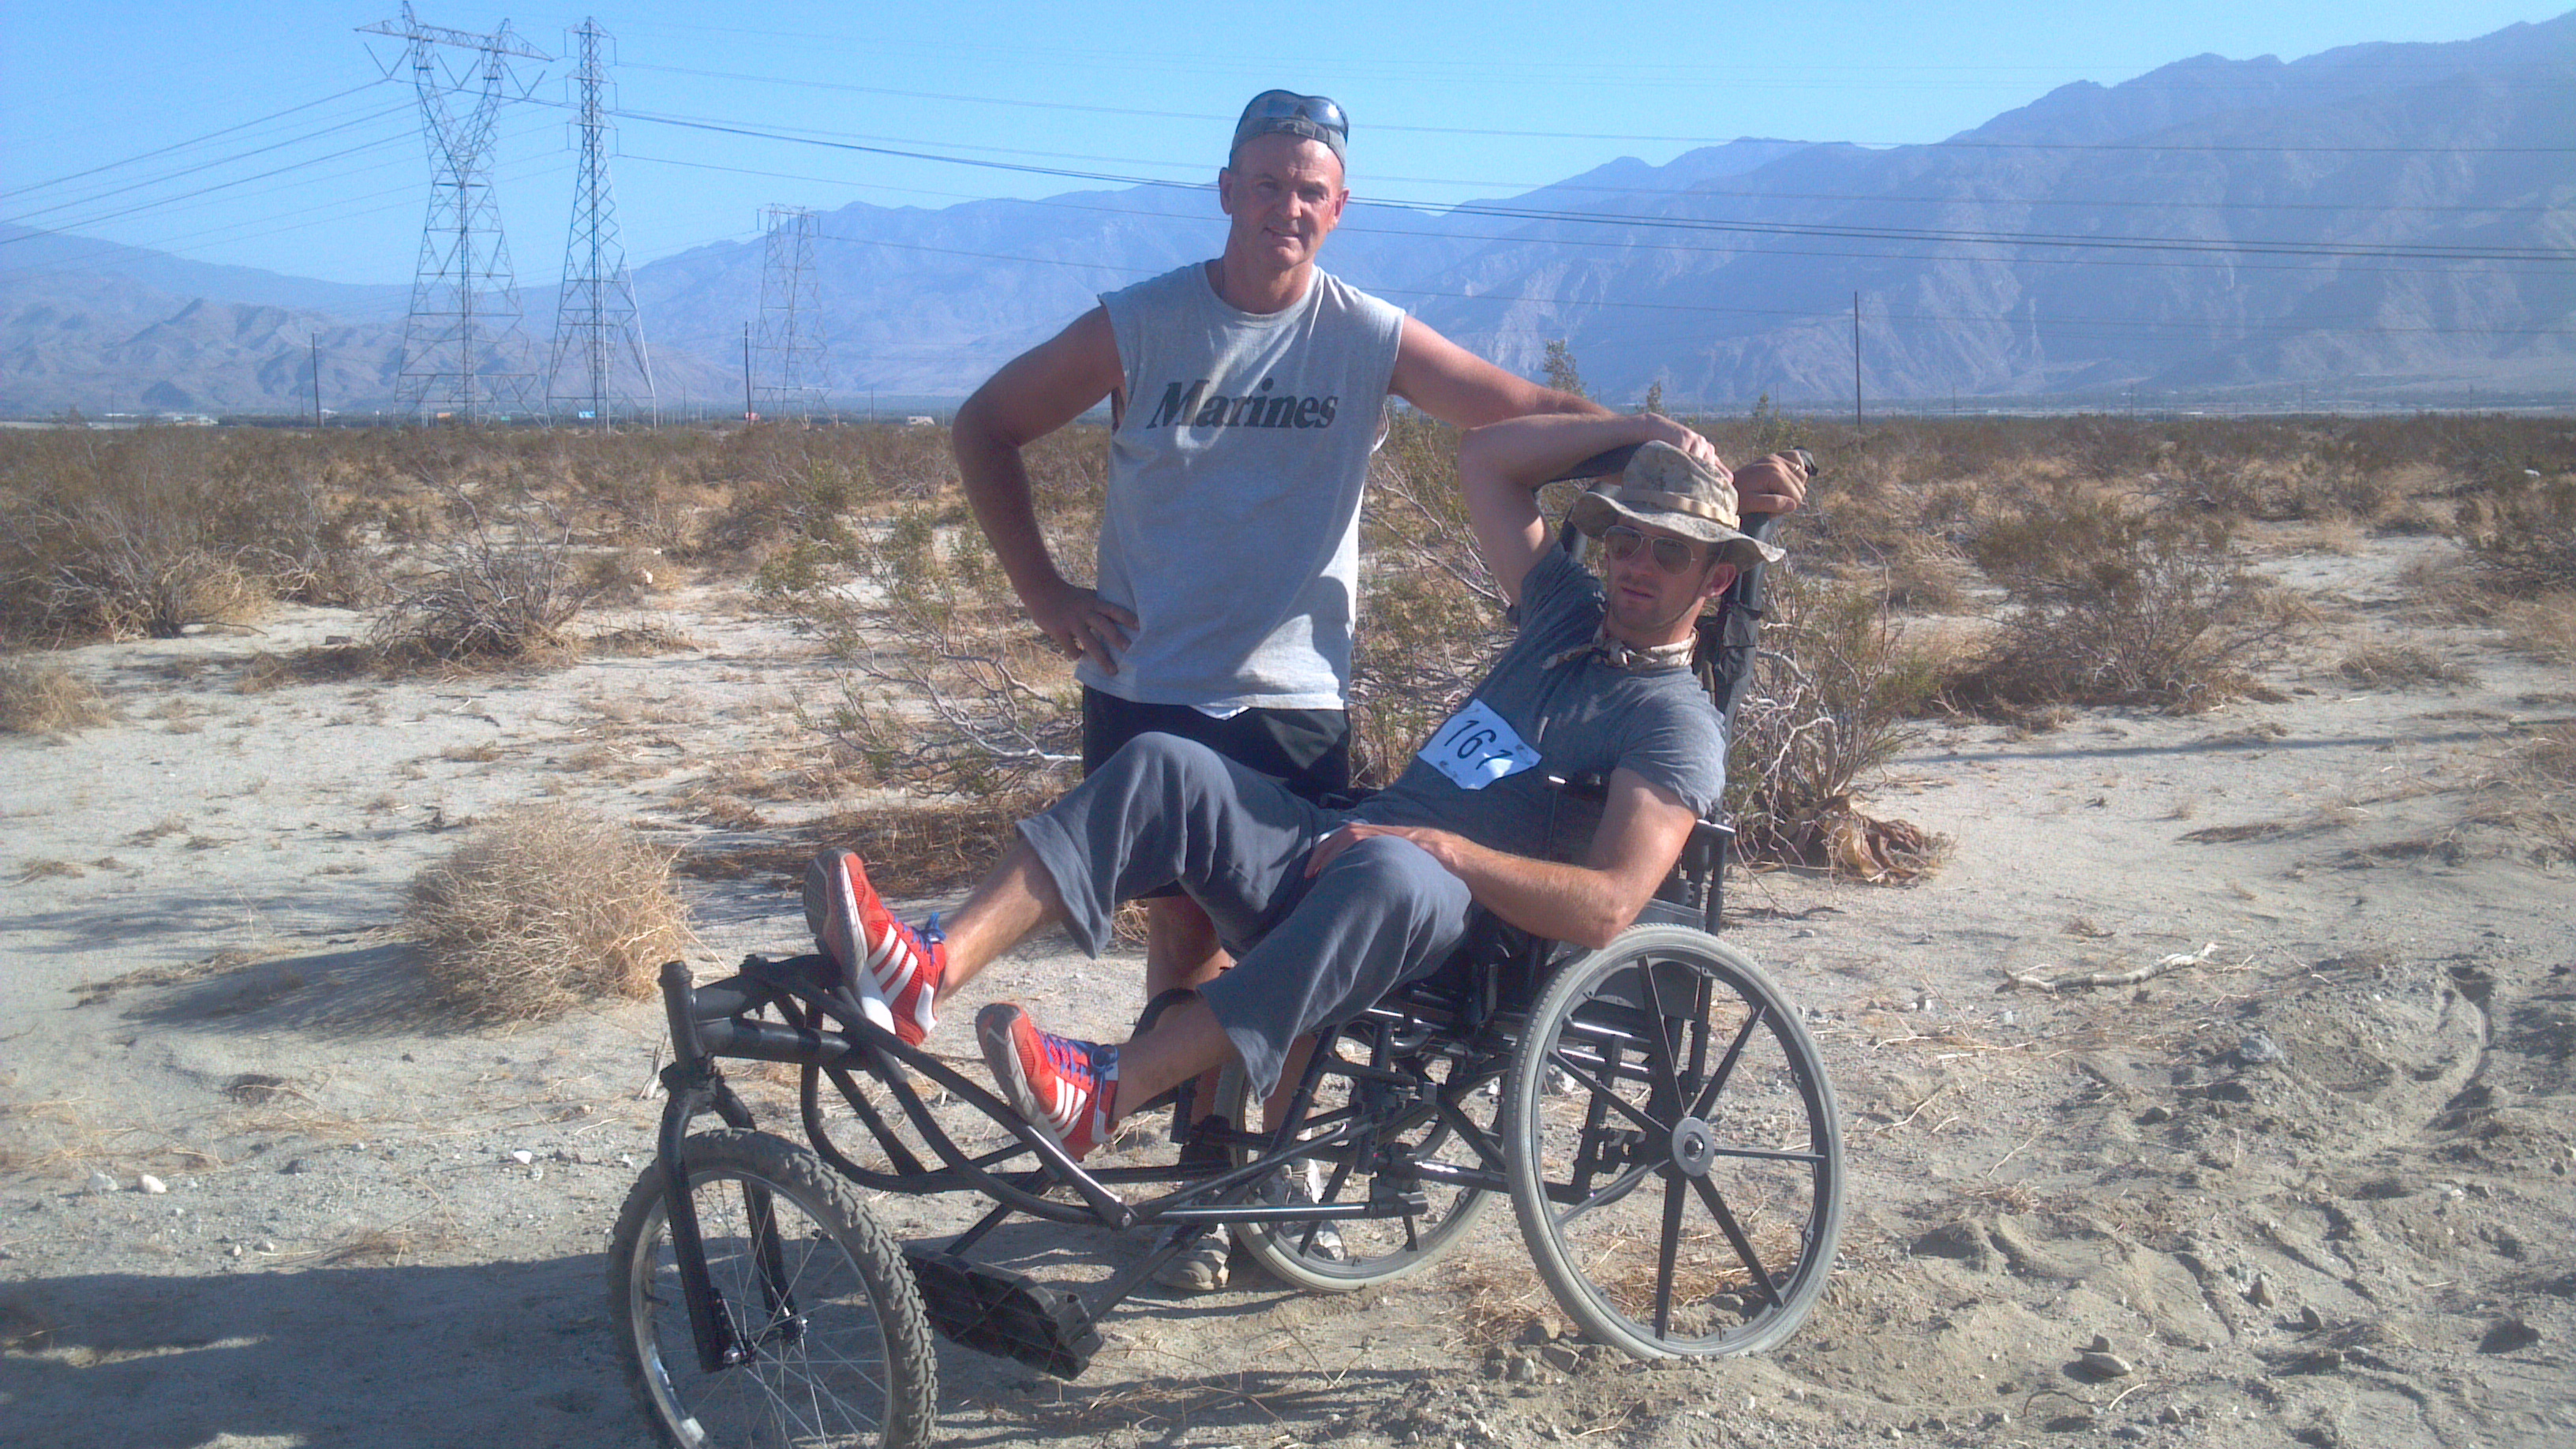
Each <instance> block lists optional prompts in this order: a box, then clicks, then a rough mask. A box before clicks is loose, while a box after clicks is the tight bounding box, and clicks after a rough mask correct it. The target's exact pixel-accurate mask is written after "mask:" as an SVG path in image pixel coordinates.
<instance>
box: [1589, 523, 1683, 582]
mask: <svg viewBox="0 0 2576 1449" xmlns="http://www.w3.org/2000/svg"><path fill="white" fill-rule="evenodd" d="M1649 544H1651V545H1653V546H1654V552H1655V567H1657V568H1659V569H1662V570H1663V571H1664V572H1665V573H1668V574H1678V573H1685V572H1687V571H1689V570H1690V569H1691V568H1692V567H1694V566H1695V565H1697V564H1698V563H1699V561H1700V552H1699V545H1698V544H1695V543H1693V542H1691V541H1690V540H1689V539H1687V538H1674V537H1672V536H1671V535H1669V534H1661V533H1659V534H1655V535H1654V536H1652V537H1648V536H1647V535H1645V534H1643V533H1640V532H1638V531H1637V530H1636V529H1633V528H1630V527H1629V526H1627V525H1626V524H1624V523H1619V524H1613V525H1611V526H1610V527H1608V528H1605V529H1603V530H1601V546H1602V547H1603V548H1606V549H1608V550H1609V551H1610V556H1611V557H1612V558H1615V559H1617V560H1619V561H1620V562H1621V563H1626V562H1627V561H1628V560H1630V559H1632V558H1635V557H1636V556H1637V550H1638V549H1641V548H1644V547H1646V546H1647V545H1649Z"/></svg>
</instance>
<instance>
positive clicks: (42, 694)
mask: <svg viewBox="0 0 2576 1449" xmlns="http://www.w3.org/2000/svg"><path fill="white" fill-rule="evenodd" d="M107 719H108V709H107V701H106V700H104V699H102V698H100V697H99V692H98V691H97V690H96V689H94V688H92V687H91V685H90V682H89V681H88V680H86V679H83V678H81V677H80V676H79V675H77V674H74V673H72V672H71V671H70V670H68V669H65V668H64V667H63V666H61V665H59V664H52V663H43V662H38V661H35V660H27V659H0V734H13V735H53V734H65V733H68V732H70V731H72V730H78V729H87V728H89V727H90V726H91V725H98V724H105V723H107Z"/></svg>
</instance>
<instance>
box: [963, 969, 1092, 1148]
mask: <svg viewBox="0 0 2576 1449" xmlns="http://www.w3.org/2000/svg"><path fill="white" fill-rule="evenodd" d="M975 1035H976V1037H977V1038H978V1039H980V1040H981V1041H982V1042H983V1044H984V1062H985V1065H987V1066H989V1067H991V1068H992V1069H993V1080H995V1081H997V1082H999V1083H1001V1085H1002V1097H1003V1099H1004V1100H1006V1101H1008V1102H1009V1103H1010V1104H1011V1109H1012V1110H1013V1111H1015V1112H1017V1113H1019V1114H1020V1116H1022V1117H1023V1118H1025V1119H1027V1120H1028V1121H1029V1122H1030V1123H1032V1124H1033V1125H1035V1126H1037V1127H1038V1128H1039V1129H1041V1130H1042V1131H1044V1132H1046V1133H1047V1135H1049V1136H1051V1137H1053V1138H1055V1140H1056V1141H1058V1142H1061V1143H1063V1144H1064V1150H1065V1151H1066V1152H1068V1153H1070V1154H1072V1155H1073V1157H1074V1158H1075V1160H1077V1161H1079V1160H1080V1159H1082V1158H1084V1157H1087V1156H1089V1155H1090V1153H1091V1149H1093V1148H1094V1147H1097V1146H1099V1145H1100V1144H1101V1143H1103V1142H1106V1141H1108V1140H1109V1125H1110V1122H1111V1120H1112V1119H1111V1115H1110V1114H1111V1113H1112V1112H1113V1111H1114V1110H1115V1109H1116V1106H1117V1098H1118V1048H1116V1047H1114V1046H1097V1045H1094V1044H1093V1043H1091V1042H1087V1041H1075V1040H1074V1039H1073V1038H1071V1037H1064V1036H1056V1035H1054V1034H1053V1033H1050V1032H1043V1031H1040V1030H1038V1026H1037V1023H1036V1022H1034V1021H1031V1020H1029V1014H1028V1013H1027V1012H1025V1011H1022V1010H1020V1008H1019V1007H1017V1006H1015V1005H1013V1004H1012V1003H1010V1002H1007V1001H996V1002H994V1003H993V1004H992V1005H990V1006H987V1007H985V1008H984V1009H983V1010H982V1011H980V1012H977V1013H976V1014H975Z"/></svg>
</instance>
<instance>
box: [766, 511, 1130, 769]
mask: <svg viewBox="0 0 2576 1449" xmlns="http://www.w3.org/2000/svg"><path fill="white" fill-rule="evenodd" d="M844 569H847V570H850V571H853V572H855V573H856V574H857V575H858V582H857V583H856V584H854V585H844V584H841V583H838V582H835V578H836V576H837V575H839V574H840V573H841V572H842V571H843V570H844ZM759 590H760V593H761V596H762V598H763V599H764V601H766V602H767V603H768V604H769V605H770V606H771V607H773V608H776V609H778V610H780V611H782V612H785V613H789V614H791V615H793V616H794V617H795V618H796V620H797V622H798V623H799V624H800V625H801V626H802V627H803V628H804V629H806V630H807V631H808V632H810V633H812V634H814V635H815V636H816V638H818V639H819V640H820V641H821V642H822V644H823V646H824V648H825V649H826V650H827V651H829V652H830V653H831V655H832V656H833V657H834V658H835V659H836V660H837V661H838V662H839V663H840V664H841V665H842V671H841V674H840V680H839V682H840V688H841V702H840V704H839V706H838V707H837V708H836V709H834V711H833V712H832V715H831V717H830V722H829V726H828V727H829V729H830V730H831V733H832V736H833V738H834V740H835V741H836V742H838V743H839V744H840V745H841V746H842V747H843V748H845V749H846V750H848V751H849V752H850V753H851V755H853V756H854V757H856V758H857V759H858V760H859V761H861V762H862V763H863V764H864V766H865V768H866V771H867V772H868V774H869V775H870V776H871V777H872V778H873V779H874V780H876V781H878V782H880V783H884V784H889V785H896V786H901V787H906V788H911V789H919V790H928V791H933V792H937V793H942V794H952V795H983V794H992V793H1004V794H1017V793H1024V792H1027V791H1030V790H1033V789H1037V788H1039V787H1041V786H1042V785H1045V784H1047V783H1050V782H1058V781H1061V780H1062V779H1064V778H1065V777H1067V776H1068V775H1069V774H1070V772H1071V770H1072V769H1073V767H1074V766H1076V765H1077V764H1078V763H1079V762H1080V760H1081V738H1080V736H1081V714H1080V710H1079V709H1078V708H1077V702H1078V699H1079V696H1078V694H1077V693H1076V689H1075V685H1074V682H1073V671H1072V666H1071V664H1070V663H1069V662H1068V661H1067V660H1065V659H1064V658H1063V657H1062V656H1061V655H1058V654H1057V653H1056V652H1055V651H1054V649H1053V648H1052V647H1050V646H1049V645H1048V643H1047V640H1046V637H1045V636H1044V635H1043V634H1040V633H1039V632H1038V631H1037V630H1036V629H1035V628H1034V627H1032V626H1031V625H1030V623H1029V622H1028V618H1027V614H1026V611H1025V610H1023V609H1022V607H1021V605H1020V602H1019V598H1018V595H1017V594H1016V593H1015V592H1013V590H1012V589H1011V586H1010V581H1009V579H1008V578H1006V577H1005V576H1004V575H1003V573H1002V568H1001V564H1000V562H999V560H997V559H996V558H995V557H994V556H993V552H992V549H991V548H990V547H989V546H988V545H987V544H986V543H985V541H984V537H983V535H982V534H981V533H980V532H978V531H977V530H976V529H975V527H974V525H973V524H972V522H970V521H967V520H965V519H963V518H961V517H958V516H956V515H955V514H953V513H946V512H943V511H941V510H939V509H937V508H935V507H931V506H927V505H921V506H912V507H907V508H905V509H903V510H901V511H900V512H899V513H897V515H896V516H895V519H894V522H893V524H892V526H891V527H890V528H888V529H887V531H886V534H885V537H884V538H883V540H882V541H881V542H879V543H877V544H876V546H874V547H872V548H865V549H861V548H856V547H852V548H848V549H832V550H826V549H823V548H820V547H817V546H802V547H798V548H794V549H790V550H789V551H788V552H786V553H783V554H781V555H779V556H778V557H777V558H774V559H772V560H771V561H770V563H769V564H768V565H766V566H764V567H763V569H762V571H761V577H760V580H759Z"/></svg>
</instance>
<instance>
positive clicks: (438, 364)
mask: <svg viewBox="0 0 2576 1449" xmlns="http://www.w3.org/2000/svg"><path fill="white" fill-rule="evenodd" d="M358 29H359V31H360V32H361V33H362V34H367V35H389V36H392V37H394V38H396V39H398V40H400V41H402V42H403V53H404V54H405V55H406V56H407V57H409V60H410V65H411V80H412V90H413V92H414V94H416V95H417V96H418V97H419V99H420V115H421V138H422V140H423V142H424V143H425V144H426V145H427V147H428V149H429V161H430V167H431V170H432V173H433V174H432V176H431V178H430V187H429V213H428V215H427V217H426V218H425V219H424V220H423V221H422V223H421V230H420V264H419V267H418V269H417V271H416V272H415V273H414V275H413V278H412V287H411V314H410V316H409V317H408V319H406V320H405V322H404V323H403V361H402V374H401V377H400V379H399V382H398V384H397V388H398V391H397V395H398V396H399V397H400V399H401V401H402V405H403V406H404V407H405V408H406V409H408V410H411V411H412V412H414V413H415V414H416V415H418V416H419V417H420V418H421V420H423V421H428V420H429V419H431V418H432V417H434V416H436V415H437V414H438V413H439V412H440V411H442V408H443V410H444V411H446V412H448V413H450V414H452V415H453V416H455V417H456V418H457V419H458V420H459V421H461V422H467V423H473V422H479V421H481V420H482V417H483V415H484V411H485V407H486V404H487V403H503V404H507V405H511V406H514V407H519V408H524V407H526V406H528V405H529V394H530V392H531V390H532V384H533V383H534V382H535V380H536V379H535V377H534V376H533V374H532V373H531V372H530V371H529V370H528V365H529V359H528V356H527V353H528V339H527V336H526V334H525V333H523V332H522V331H521V330H520V327H519V321H520V312H519V292H518V287H517V285H516V283H515V282H514V280H513V279H512V276H511V272H510V249H509V246H508V245H507V243H505V242H504V241H503V240H502V237H501V214H500V210H499V208H498V206H496V205H495V203H494V202H493V199H492V167H491V161H492V139H493V123H494V120H495V118H496V117H497V116H498V115H499V114H500V110H501V102H502V101H503V100H505V99H508V98H509V97H508V92H509V91H510V90H511V89H512V86H511V83H510V68H509V61H508V57H511V56H518V57H520V58H522V59H526V60H536V61H550V60H552V59H554V57H552V56H550V55H547V54H546V53H545V52H544V51H541V50H537V49H534V48H532V47H530V46H529V45H528V44H527V43H526V42H525V41H522V40H520V39H519V38H518V37H517V36H515V35H513V34H511V33H510V24H509V22H508V21H506V20H505V21H503V22H501V28H500V29H499V30H496V31H494V32H492V33H491V34H489V35H475V34H470V33H468V32H466V31H462V30H450V29H447V28H446V27H444V26H437V25H423V24H421V23H420V20H419V18H418V17H417V16H415V15H413V14H412V8H411V4H410V0H404V3H403V11H402V19H400V20H398V21H397V20H383V21H378V22H377V23H376V24H373V25H362V26H359V27H358ZM442 45H445V46H453V47H456V48H458V49H461V50H471V51H473V52H475V53H476V55H477V56H478V60H477V62H476V64H475V65H474V67H473V68H472V69H470V70H469V71H468V72H467V74H466V76H465V77H458V76H455V75H452V74H448V73H447V72H446V70H445V68H444V67H442V66H440V65H439V64H438V63H437V59H436V50H437V47H439V46H442ZM391 73H392V72H391V70H390V68H389V69H388V71H387V74H388V75H390V74H391ZM521 94H525V92H524V91H523V92H521ZM451 95H471V96H472V108H471V109H470V110H467V111H465V112H464V113H462V114H452V113H451V112H450V111H449V110H448V97H449V96H451Z"/></svg>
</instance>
